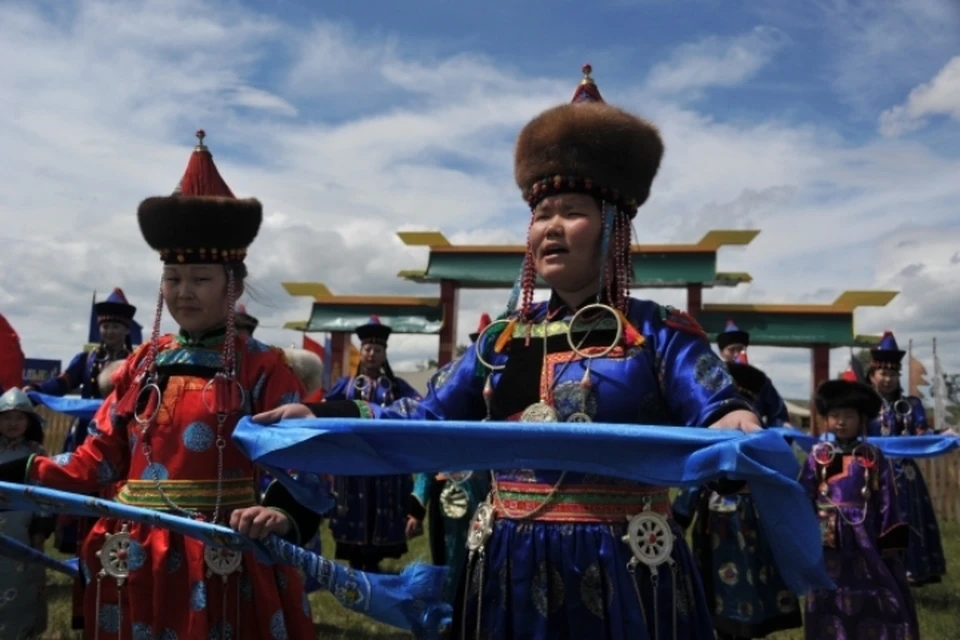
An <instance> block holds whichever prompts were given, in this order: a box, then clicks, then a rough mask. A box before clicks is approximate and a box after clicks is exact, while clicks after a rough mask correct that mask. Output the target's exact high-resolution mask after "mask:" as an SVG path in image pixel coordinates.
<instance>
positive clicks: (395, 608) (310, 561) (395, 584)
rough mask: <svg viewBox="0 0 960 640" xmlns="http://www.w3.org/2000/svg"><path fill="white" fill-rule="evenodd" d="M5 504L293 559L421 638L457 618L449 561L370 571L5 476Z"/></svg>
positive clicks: (0, 500)
mask: <svg viewBox="0 0 960 640" xmlns="http://www.w3.org/2000/svg"><path fill="white" fill-rule="evenodd" d="M0 509H6V510H13V511H31V512H40V513H64V514H70V515H75V516H90V517H94V518H116V519H122V520H131V521H135V522H139V523H141V524H146V525H150V526H155V527H163V528H165V529H169V530H170V531H173V532H176V533H179V534H182V535H185V536H189V537H191V538H196V539H198V540H200V541H201V542H203V543H204V544H205V545H209V546H212V547H219V548H226V549H231V550H233V551H250V552H253V553H254V554H256V557H257V559H258V560H260V561H261V562H265V563H268V564H272V563H280V564H290V565H293V566H295V567H298V568H300V569H302V570H303V571H304V572H305V573H306V575H307V576H308V577H309V578H313V579H314V580H316V581H317V582H318V583H319V584H320V587H321V588H322V589H325V590H327V591H329V592H330V593H332V594H333V595H334V597H336V598H337V600H338V601H339V602H340V603H341V604H342V605H343V606H345V607H347V608H348V609H352V610H353V611H357V612H359V613H362V614H364V615H366V616H368V617H370V618H372V619H374V620H377V621H378V622H382V623H384V624H388V625H390V626H393V627H397V628H399V629H403V630H405V631H411V632H413V633H414V634H415V635H416V636H417V637H418V638H425V639H433V638H437V637H439V633H440V632H441V630H442V629H443V628H444V627H445V626H447V625H449V624H450V621H451V619H452V609H451V607H450V605H448V604H446V603H444V602H443V583H444V580H445V579H446V574H447V568H446V567H434V566H428V565H423V564H414V565H411V566H408V567H406V568H405V569H404V571H403V572H402V573H401V574H400V575H380V574H373V573H369V574H368V573H364V572H361V571H354V570H352V569H349V568H347V567H344V566H342V565H340V564H338V563H335V562H331V561H330V560H327V559H326V558H324V557H323V556H321V555H318V554H316V553H313V552H311V551H307V550H306V549H301V548H300V547H297V546H296V545H294V544H291V543H289V542H287V541H285V540H283V539H281V538H279V537H277V536H269V537H268V538H267V539H265V540H262V541H254V540H252V539H250V538H248V537H245V536H241V535H240V534H238V533H237V532H236V531H234V530H232V529H229V528H227V527H223V526H220V525H215V524H210V523H207V522H200V521H197V520H191V519H188V518H181V517H179V516H174V515H171V514H169V513H163V512H161V511H153V510H150V509H142V508H140V507H132V506H129V505H124V504H120V503H117V502H111V501H108V500H101V499H99V498H92V497H90V496H84V495H79V494H73V493H68V492H65V491H56V490H54V489H46V488H43V487H35V486H26V485H21V484H11V483H9V482H0ZM51 560H52V559H51Z"/></svg>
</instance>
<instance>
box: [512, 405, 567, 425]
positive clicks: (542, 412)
mask: <svg viewBox="0 0 960 640" xmlns="http://www.w3.org/2000/svg"><path fill="white" fill-rule="evenodd" d="M557 418H558V416H557V410H556V409H554V408H553V407H551V406H550V405H549V404H547V403H546V402H537V403H536V404H532V405H530V406H529V407H527V408H526V409H524V410H523V413H521V414H520V422H557V421H558V420H557Z"/></svg>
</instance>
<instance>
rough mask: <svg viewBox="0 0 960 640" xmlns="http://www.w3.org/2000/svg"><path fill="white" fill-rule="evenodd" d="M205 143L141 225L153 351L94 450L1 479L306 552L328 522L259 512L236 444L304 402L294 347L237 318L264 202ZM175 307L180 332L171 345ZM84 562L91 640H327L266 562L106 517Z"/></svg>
mask: <svg viewBox="0 0 960 640" xmlns="http://www.w3.org/2000/svg"><path fill="white" fill-rule="evenodd" d="M198 137H199V138H200V144H199V145H198V146H197V147H196V149H195V150H194V152H193V154H192V155H191V158H190V162H189V164H188V165H187V169H186V172H185V174H184V176H183V178H182V180H181V183H180V186H179V188H178V190H177V192H176V193H175V194H174V195H173V196H171V197H154V198H149V199H147V200H145V201H144V202H142V203H141V204H140V207H139V210H138V212H137V217H138V221H139V224H140V230H141V232H142V234H143V237H144V239H145V240H146V242H147V244H148V245H149V246H150V247H151V248H152V249H154V250H156V251H158V252H159V253H160V257H161V259H162V261H163V279H162V282H161V289H160V299H159V300H158V303H157V307H156V314H155V317H154V324H153V334H152V336H151V339H150V341H149V343H148V344H145V345H143V346H142V347H141V348H139V349H138V350H137V351H136V352H135V353H134V354H133V355H132V356H131V357H130V358H128V359H127V361H126V364H125V365H124V366H123V367H122V368H121V369H120V371H118V372H117V373H116V374H115V375H114V379H113V382H114V385H115V389H114V390H113V392H112V393H111V394H110V396H109V397H108V398H107V399H106V400H105V401H104V404H103V406H102V407H101V408H100V410H99V411H98V412H97V414H96V416H95V417H94V419H93V422H92V423H91V427H92V426H93V425H96V427H97V428H96V430H95V431H94V430H92V429H91V434H92V437H90V438H88V439H87V440H86V441H85V442H84V443H83V444H82V445H80V446H79V447H78V448H77V450H76V451H74V452H73V453H72V454H63V455H60V456H57V457H55V458H52V459H48V458H40V457H31V458H30V459H26V460H23V461H21V462H18V463H15V464H11V463H8V464H6V465H3V466H0V479H2V480H6V481H16V482H22V481H26V482H28V483H34V484H39V485H43V486H48V487H52V488H56V489H61V490H67V491H73V492H77V493H95V492H96V491H97V490H98V489H99V488H100V487H103V486H105V485H113V484H114V483H118V482H120V483H122V488H121V489H120V491H119V493H118V495H117V497H116V499H117V500H118V501H119V502H122V503H125V504H131V505H135V506H140V507H148V508H156V509H162V510H168V511H170V512H172V513H175V514H179V515H189V516H193V517H198V518H203V519H205V520H207V521H209V522H214V523H221V524H223V523H229V524H230V525H231V526H233V527H234V528H236V529H237V530H238V531H240V532H241V533H243V534H247V535H251V536H253V537H260V536H262V535H264V534H266V533H276V534H279V535H284V536H286V537H287V538H288V539H291V540H294V541H296V542H299V534H298V530H300V529H303V530H306V529H305V528H304V527H306V526H307V524H308V523H309V522H311V521H312V522H313V526H316V520H315V519H312V518H311V517H310V514H309V512H306V511H305V510H303V509H302V508H298V507H297V506H296V504H295V503H293V502H292V501H290V500H289V495H286V494H285V493H284V492H282V491H279V490H278V491H277V492H274V495H273V496H271V495H268V496H267V498H266V500H265V503H270V504H274V505H276V506H279V507H281V508H282V509H286V511H284V510H282V509H273V508H268V507H266V506H257V504H256V498H257V492H256V470H255V468H254V465H253V464H252V463H251V462H250V461H249V460H248V459H247V458H245V457H244V456H243V455H242V454H241V453H240V451H239V450H238V449H237V448H236V446H235V445H234V444H233V442H232V441H231V438H230V435H231V432H232V431H233V429H234V427H235V425H236V423H237V421H238V420H239V418H240V416H241V415H243V414H244V413H249V412H251V411H253V412H256V411H263V410H266V409H269V408H273V407H276V406H278V405H281V404H283V403H287V402H297V401H298V400H299V397H300V393H301V392H302V385H301V384H300V381H299V380H297V378H296V376H295V375H294V373H293V371H292V370H291V369H290V367H289V365H288V364H287V363H286V361H285V358H284V356H283V353H282V351H281V350H280V349H276V348H271V347H268V346H266V345H264V344H262V343H260V342H258V341H256V340H254V339H252V338H246V339H244V338H242V337H239V336H238V335H237V331H236V322H235V317H234V305H235V303H236V299H237V297H239V296H240V295H241V294H242V293H243V286H244V278H245V277H246V275H247V269H246V266H245V265H244V259H245V257H246V255H247V249H248V247H249V246H250V245H251V244H252V243H253V240H254V238H255V237H256V236H257V233H258V230H259V228H260V224H261V220H262V209H261V205H260V203H259V202H258V201H257V200H253V199H249V200H238V199H236V198H235V197H234V196H233V194H232V193H231V191H230V189H229V188H228V187H227V185H226V184H225V183H224V181H223V179H222V178H221V177H220V174H219V173H218V172H217V169H216V166H215V165H214V164H213V160H212V156H211V155H210V152H209V150H208V149H207V147H206V146H205V145H204V144H203V132H198ZM164 303H165V305H166V308H167V310H168V311H169V313H170V314H171V315H172V316H173V319H174V320H175V321H176V322H177V324H178V325H179V327H180V331H179V333H177V334H172V335H163V336H161V335H160V317H161V313H162V309H163V305H164ZM285 500H286V501H285ZM81 563H82V568H83V571H84V573H85V574H86V575H87V577H88V580H90V581H92V583H91V584H89V586H88V588H87V589H86V591H85V612H84V613H85V615H84V622H85V624H84V637H85V638H87V639H88V640H92V639H93V638H98V639H99V640H115V639H119V638H121V637H122V638H138V637H149V638H179V639H180V640H208V638H236V637H238V636H239V635H240V634H241V633H242V634H243V635H245V636H249V637H256V638H278V637H283V638H301V639H306V638H313V637H314V636H315V633H314V629H313V623H312V621H311V617H310V608H309V605H308V603H307V600H306V597H305V595H304V593H303V584H302V580H301V579H300V577H299V575H298V573H297V572H296V571H295V570H294V569H293V568H291V567H280V566H268V565H266V564H261V563H259V562H258V561H257V560H256V559H255V557H254V556H253V555H252V554H250V553H244V554H242V555H240V554H237V553H235V552H230V551H222V550H217V549H214V548H206V547H204V545H203V543H202V542H200V541H198V540H195V539H193V538H187V537H184V536H182V535H180V534H175V533H172V532H170V531H168V530H166V529H161V528H155V527H152V526H149V525H145V524H140V523H136V522H133V523H130V522H119V521H116V520H108V519H101V520H99V521H97V523H96V525H95V526H94V528H93V530H92V532H91V534H90V535H89V536H88V538H87V540H86V543H85V544H84V546H83V549H82V552H81ZM124 569H126V570H128V572H129V574H128V575H124V571H123V570H124Z"/></svg>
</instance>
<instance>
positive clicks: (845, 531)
mask: <svg viewBox="0 0 960 640" xmlns="http://www.w3.org/2000/svg"><path fill="white" fill-rule="evenodd" d="M881 404H882V400H881V399H880V396H879V395H877V393H876V392H875V391H874V390H873V389H871V388H870V386H868V385H865V384H862V383H860V382H856V381H855V380H849V379H840V380H828V381H827V382H824V383H823V384H822V385H820V387H819V388H818V389H817V393H816V406H817V413H819V414H820V415H821V416H823V418H824V420H825V422H826V427H827V430H828V432H829V433H830V434H832V435H833V437H834V440H833V441H825V442H820V443H818V444H817V445H815V446H814V448H813V450H812V451H811V453H810V456H809V457H808V458H807V461H806V463H805V465H804V467H803V471H802V473H801V476H800V483H801V484H802V485H803V486H804V488H805V489H806V490H807V491H808V492H809V494H810V498H811V500H812V501H813V505H814V508H815V509H816V511H817V516H818V517H819V519H820V527H821V531H822V532H823V549H824V561H825V563H826V568H827V573H828V574H829V575H830V578H831V579H832V580H833V582H834V584H836V586H837V589H836V591H827V590H816V591H813V592H812V593H809V594H808V595H807V599H806V609H807V617H806V622H805V625H804V626H805V633H806V637H807V638H808V640H821V639H822V638H831V639H834V640H857V639H859V638H897V639H898V640H916V639H917V638H918V637H919V635H918V634H919V626H918V623H917V612H916V607H915V604H914V601H913V596H912V595H911V593H910V588H909V586H908V584H907V577H906V571H905V570H904V566H903V562H902V557H903V553H904V551H905V550H906V546H907V524H906V522H905V521H904V519H903V518H902V516H901V513H900V510H899V507H898V504H897V499H898V496H897V489H896V481H895V479H894V473H893V466H892V465H891V464H890V462H889V461H888V460H887V459H886V458H885V457H884V456H883V454H882V453H881V452H880V450H879V449H877V448H876V447H874V446H872V445H871V444H869V443H868V442H867V440H866V433H867V423H868V421H869V420H870V419H871V418H872V417H873V416H875V415H877V413H878V412H879V411H880V407H881Z"/></svg>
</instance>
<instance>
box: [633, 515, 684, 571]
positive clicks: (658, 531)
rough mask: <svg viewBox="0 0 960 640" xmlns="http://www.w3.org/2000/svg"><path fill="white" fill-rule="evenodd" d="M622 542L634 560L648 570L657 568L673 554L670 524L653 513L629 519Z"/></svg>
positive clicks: (672, 537)
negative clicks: (627, 546) (626, 545)
mask: <svg viewBox="0 0 960 640" xmlns="http://www.w3.org/2000/svg"><path fill="white" fill-rule="evenodd" d="M623 541H624V542H626V543H627V544H628V545H629V546H630V551H632V552H633V557H634V559H635V560H636V561H637V562H640V563H642V564H644V565H646V566H647V567H650V568H655V567H659V566H660V565H661V564H663V563H664V562H666V561H667V560H669V559H670V554H671V553H673V543H674V536H673V532H672V531H671V530H670V523H669V521H668V520H667V519H666V518H665V517H664V516H662V515H660V514H659V513H655V512H653V511H644V512H642V513H638V514H637V515H635V516H632V517H630V518H629V519H628V524H627V535H625V536H624V537H623Z"/></svg>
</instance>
